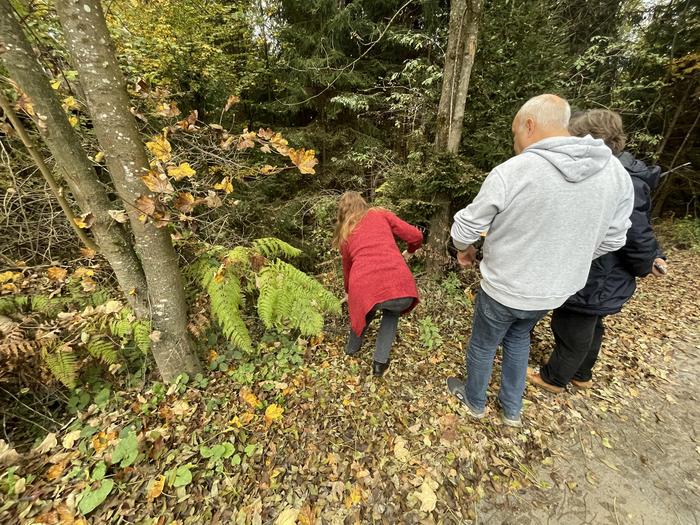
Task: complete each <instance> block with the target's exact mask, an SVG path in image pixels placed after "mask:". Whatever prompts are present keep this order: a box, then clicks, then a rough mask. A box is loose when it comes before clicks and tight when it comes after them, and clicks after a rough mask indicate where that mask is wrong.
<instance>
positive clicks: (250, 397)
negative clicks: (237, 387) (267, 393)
mask: <svg viewBox="0 0 700 525" xmlns="http://www.w3.org/2000/svg"><path fill="white" fill-rule="evenodd" d="M240 396H241V399H243V401H245V402H246V403H248V404H249V405H250V407H251V408H258V407H259V406H260V400H259V399H258V396H256V395H255V394H253V392H251V391H250V390H248V389H247V388H243V389H241V392H240Z"/></svg>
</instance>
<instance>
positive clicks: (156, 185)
mask: <svg viewBox="0 0 700 525" xmlns="http://www.w3.org/2000/svg"><path fill="white" fill-rule="evenodd" d="M141 180H142V181H143V183H144V184H145V185H146V187H147V188H148V189H149V190H151V191H152V192H154V193H167V194H170V193H174V192H175V188H173V186H172V184H170V181H169V180H168V178H167V177H166V176H165V175H163V174H162V173H156V172H154V171H149V172H148V173H147V174H146V175H144V176H142V177H141Z"/></svg>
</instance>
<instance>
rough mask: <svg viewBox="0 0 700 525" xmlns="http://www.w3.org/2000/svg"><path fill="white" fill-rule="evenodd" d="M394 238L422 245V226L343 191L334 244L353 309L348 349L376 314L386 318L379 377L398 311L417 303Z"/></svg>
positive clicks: (411, 246)
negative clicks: (405, 220) (417, 225)
mask: <svg viewBox="0 0 700 525" xmlns="http://www.w3.org/2000/svg"><path fill="white" fill-rule="evenodd" d="M394 237H398V238H399V239H402V240H404V241H406V243H408V250H407V251H408V253H413V252H415V251H416V250H417V249H418V248H420V246H421V244H422V243H423V234H422V233H421V232H420V230H419V229H418V228H415V227H413V226H411V225H410V224H408V223H406V222H404V221H402V220H401V219H399V218H398V217H397V216H396V215H394V214H393V213H391V212H390V211H388V210H384V209H382V208H370V207H369V205H368V204H367V202H366V201H365V200H364V199H363V198H362V196H361V195H360V194H359V193H357V192H356V191H348V192H346V193H344V194H343V196H342V197H341V198H340V201H339V202H338V217H337V223H336V227H335V233H334V235H333V246H334V247H335V248H337V249H339V250H340V254H341V255H342V258H343V275H344V278H345V293H346V294H347V298H348V309H349V310H350V324H351V330H350V337H349V339H348V343H347V346H346V348H345V353H346V354H348V355H353V354H356V353H357V352H358V351H359V350H360V346H362V339H363V337H364V335H365V332H366V331H367V325H368V324H369V323H370V322H371V321H372V319H374V317H375V316H376V314H377V312H379V311H380V310H381V312H382V322H381V325H380V326H379V332H378V333H377V348H376V350H375V352H374V364H373V367H372V373H373V374H374V375H375V376H381V375H383V374H384V372H385V371H386V369H387V368H388V367H389V352H390V351H391V345H392V343H393V342H394V337H395V336H396V328H397V326H398V323H399V315H401V314H404V313H407V312H410V311H411V310H412V309H413V307H414V306H415V305H416V304H417V303H418V289H417V288H416V282H415V281H414V279H413V275H412V274H411V270H409V268H408V266H407V265H406V261H405V260H404V257H403V255H402V254H401V252H400V251H399V247H398V246H397V245H396V240H395V239H394Z"/></svg>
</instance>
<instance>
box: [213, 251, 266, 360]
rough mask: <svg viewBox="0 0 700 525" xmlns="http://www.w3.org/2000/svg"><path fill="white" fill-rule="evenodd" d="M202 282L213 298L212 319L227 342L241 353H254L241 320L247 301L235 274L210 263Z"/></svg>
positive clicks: (246, 329)
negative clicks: (251, 351)
mask: <svg viewBox="0 0 700 525" xmlns="http://www.w3.org/2000/svg"><path fill="white" fill-rule="evenodd" d="M200 282H201V284H202V287H203V288H204V289H205V290H206V292H207V293H208V294H209V302H210V308H211V313H212V316H213V317H214V319H215V320H216V322H217V323H218V324H219V326H220V327H221V331H222V333H223V334H224V336H225V337H226V339H228V340H229V342H230V343H231V344H233V345H235V346H236V347H238V348H240V349H241V350H245V351H250V350H252V348H253V342H252V340H251V338H250V333H249V332H248V327H247V326H246V324H245V322H244V321H243V318H242V317H241V312H240V309H241V307H242V306H243V304H244V297H243V293H242V291H241V283H240V280H239V278H238V276H237V275H236V274H235V272H233V271H232V270H230V268H228V267H221V266H215V265H214V264H211V263H210V264H208V265H203V266H202V267H201V272H200Z"/></svg>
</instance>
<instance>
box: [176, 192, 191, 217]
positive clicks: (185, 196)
mask: <svg viewBox="0 0 700 525" xmlns="http://www.w3.org/2000/svg"><path fill="white" fill-rule="evenodd" d="M173 207H174V208H175V209H176V210H178V211H181V212H182V213H189V212H191V211H192V210H193V209H194V207H195V199H194V196H193V195H192V194H191V193H190V192H182V193H179V194H178V195H177V197H176V198H175V201H174V202H173Z"/></svg>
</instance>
